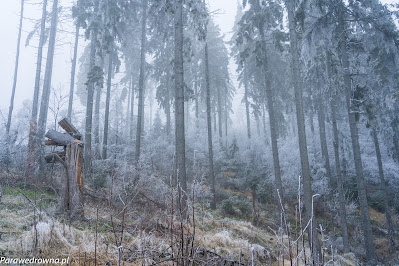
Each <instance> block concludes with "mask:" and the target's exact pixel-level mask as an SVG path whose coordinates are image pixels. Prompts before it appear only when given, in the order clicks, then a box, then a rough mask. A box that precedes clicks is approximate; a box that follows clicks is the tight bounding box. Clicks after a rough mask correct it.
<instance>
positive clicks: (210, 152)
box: [205, 37, 216, 210]
mask: <svg viewBox="0 0 399 266" xmlns="http://www.w3.org/2000/svg"><path fill="white" fill-rule="evenodd" d="M205 82H206V85H205V86H206V121H207V125H208V160H209V180H210V183H211V193H212V201H211V208H212V209H213V210H215V209H216V190H215V174H214V171H213V147H212V121H211V89H210V79H209V59H208V43H207V41H206V37H205Z"/></svg>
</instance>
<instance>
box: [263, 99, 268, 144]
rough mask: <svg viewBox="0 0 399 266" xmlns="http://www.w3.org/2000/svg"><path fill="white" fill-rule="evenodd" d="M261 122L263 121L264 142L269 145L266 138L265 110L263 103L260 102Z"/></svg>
mask: <svg viewBox="0 0 399 266" xmlns="http://www.w3.org/2000/svg"><path fill="white" fill-rule="evenodd" d="M262 123H263V134H264V135H265V136H264V138H265V144H266V145H269V141H268V138H267V129H266V111H265V104H262Z"/></svg>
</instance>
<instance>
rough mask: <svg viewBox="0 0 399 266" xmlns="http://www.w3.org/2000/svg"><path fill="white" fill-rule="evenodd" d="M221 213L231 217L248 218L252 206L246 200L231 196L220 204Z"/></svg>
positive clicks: (241, 197)
mask: <svg viewBox="0 0 399 266" xmlns="http://www.w3.org/2000/svg"><path fill="white" fill-rule="evenodd" d="M220 209H221V212H222V213H224V214H226V215H232V216H241V217H242V216H248V215H250V214H251V213H252V205H251V203H250V202H248V200H247V199H246V198H245V197H244V196H242V195H240V196H231V197H230V198H228V199H225V200H223V201H222V202H221V204H220Z"/></svg>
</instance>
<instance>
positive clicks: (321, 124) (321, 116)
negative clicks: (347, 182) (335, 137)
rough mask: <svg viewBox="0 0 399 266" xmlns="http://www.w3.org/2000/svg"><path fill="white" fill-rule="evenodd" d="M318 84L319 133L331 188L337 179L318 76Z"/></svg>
mask: <svg viewBox="0 0 399 266" xmlns="http://www.w3.org/2000/svg"><path fill="white" fill-rule="evenodd" d="M317 86H318V89H319V93H318V101H317V106H318V110H317V119H318V122H319V135H320V146H321V147H320V148H321V155H322V157H323V161H324V167H325V168H326V174H327V178H328V182H329V186H330V188H331V189H333V188H335V180H333V177H332V174H331V166H330V157H329V155H328V147H327V136H326V121H325V120H326V118H325V114H324V104H323V103H324V101H323V98H322V96H321V93H322V92H321V87H320V82H319V79H318V78H317Z"/></svg>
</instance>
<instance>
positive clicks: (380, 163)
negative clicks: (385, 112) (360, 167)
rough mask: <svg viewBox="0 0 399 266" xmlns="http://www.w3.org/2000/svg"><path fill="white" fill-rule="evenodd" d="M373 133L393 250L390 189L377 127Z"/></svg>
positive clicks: (390, 242)
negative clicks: (383, 164) (386, 178)
mask: <svg viewBox="0 0 399 266" xmlns="http://www.w3.org/2000/svg"><path fill="white" fill-rule="evenodd" d="M371 134H372V135H373V142H374V146H375V153H376V156H377V163H378V174H379V176H380V186H381V188H380V189H381V193H382V195H383V198H384V208H385V218H386V226H387V230H388V239H389V246H390V250H391V252H392V251H394V249H395V241H394V238H393V237H394V231H393V227H392V218H391V212H390V210H389V203H388V196H389V194H388V189H387V184H386V182H385V176H384V168H383V167H382V159H381V150H380V143H379V141H378V134H377V130H376V129H375V127H373V128H372V131H371Z"/></svg>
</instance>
